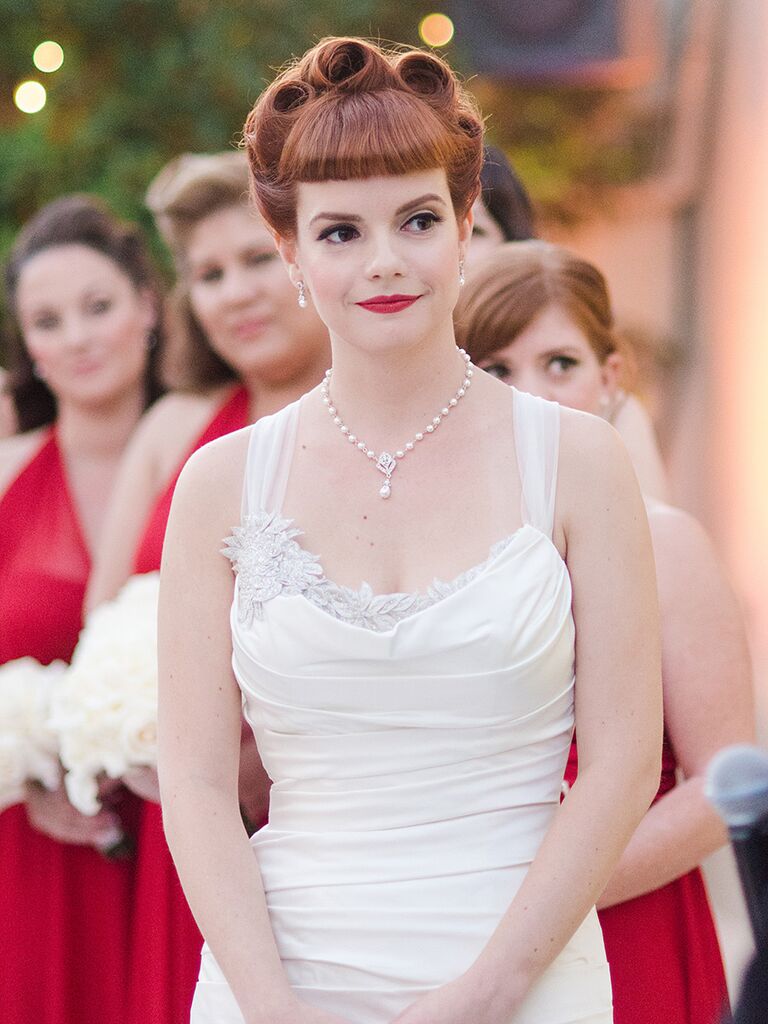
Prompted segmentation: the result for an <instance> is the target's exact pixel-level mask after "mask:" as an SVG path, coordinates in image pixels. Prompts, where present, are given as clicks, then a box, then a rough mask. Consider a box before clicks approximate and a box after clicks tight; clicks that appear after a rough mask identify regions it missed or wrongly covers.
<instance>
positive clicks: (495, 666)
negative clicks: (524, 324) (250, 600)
mask: <svg viewBox="0 0 768 1024" xmlns="http://www.w3.org/2000/svg"><path fill="white" fill-rule="evenodd" d="M514 410H515V444H516V448H517V452H518V459H519V462H520V477H521V480H522V486H523V506H524V512H523V519H524V522H523V525H522V526H521V527H520V528H519V530H517V531H516V533H515V534H514V535H513V537H512V539H511V542H510V543H509V544H508V545H507V546H505V547H504V549H503V550H502V552H501V553H500V554H499V556H498V557H496V558H492V559H490V560H489V562H488V563H487V564H486V565H485V566H484V568H483V571H482V572H481V573H480V575H478V576H475V577H474V578H473V579H472V581H471V582H470V583H468V584H467V585H466V586H465V587H463V588H461V589H458V590H456V591H454V592H453V593H451V594H449V595H448V596H446V597H444V598H443V599H441V600H439V601H437V602H436V603H434V604H432V605H430V606H428V607H426V608H422V609H421V610H420V611H418V612H416V613H414V614H412V615H410V616H409V617H407V618H404V619H402V620H401V621H399V622H398V623H397V624H396V625H395V626H394V627H393V628H391V629H387V630H384V631H376V632H375V631H373V630H369V629H366V628H361V627H358V626H354V625H349V624H347V623H345V622H343V621H341V620H339V619H336V618H333V617H331V616H330V615H329V614H328V613H327V612H325V611H324V610H322V609H321V608H319V607H317V606H316V605H314V604H312V603H311V602H310V601H308V600H306V599H305V598H304V597H303V596H302V595H301V594H300V593H299V594H296V593H294V594H292V595H290V596H289V595H288V594H280V595H279V596H276V597H274V598H272V599H271V600H267V601H265V602H264V606H263V615H262V617H259V616H255V617H249V616H248V615H247V614H246V615H243V614H242V613H243V612H244V611H245V612H247V611H248V609H244V608H243V607H241V604H240V597H241V595H240V580H239V578H238V581H237V584H236V588H235V599H234V603H233V608H232V616H231V627H232V640H233V666H234V670H235V674H236V677H237V680H238V683H239V685H240V687H241V690H242V694H243V703H244V708H245V714H246V718H247V719H248V721H249V722H250V724H251V726H252V728H253V731H254V734H255V736H256V740H257V743H258V746H259V750H260V752H261V755H262V759H263V762H264V765H265V768H266V770H267V772H268V773H269V775H270V777H271V778H272V779H273V787H272V794H271V802H270V813H269V823H268V825H267V826H266V827H265V828H264V829H262V830H261V831H260V832H259V833H257V834H256V835H255V836H254V837H253V838H252V840H251V842H252V846H253V850H254V856H255V857H256V859H257V861H258V865H259V868H260V870H261V874H262V877H263V880H264V885H265V891H266V896H267V903H268V907H269V914H270V920H271V924H272V929H273V932H274V936H275V940H276V943H277V946H278V950H279V952H280V955H281V958H282V962H283V966H284V969H285V971H286V974H287V976H288V979H289V981H290V984H291V985H292V987H293V989H294V991H295V992H296V993H297V995H298V996H299V997H300V998H301V999H302V1000H304V1001H306V1002H307V1003H309V1004H312V1005H314V1006H316V1007H319V1008H322V1009H324V1010H326V1011H328V1012H333V1013H336V1014H339V1015H340V1016H342V1017H343V1018H344V1019H346V1020H349V1021H351V1022H354V1024H385V1022H390V1021H391V1020H392V1019H393V1018H394V1017H395V1016H396V1015H397V1014H398V1013H399V1012H401V1011H402V1010H403V1009H404V1008H405V1007H406V1006H407V1005H408V1004H409V1003H411V1002H412V1001H413V1000H414V999H416V998H417V997H418V996H419V995H420V994H422V993H424V992H426V991H428V990H430V989H432V988H435V987H437V986H439V985H441V984H444V983H446V982H448V981H450V980H452V979H454V978H457V977H458V976H459V975H461V974H462V973H463V971H465V970H466V969H467V968H468V967H469V966H470V964H471V963H472V962H473V961H474V959H475V958H476V957H477V955H478V953H479V952H480V951H481V949H482V947H483V945H484V944H485V942H486V941H487V940H488V938H489V937H490V935H491V933H492V932H493V931H494V929H495V927H496V925H497V924H498V922H499V920H500V918H501V917H502V915H503V914H504V912H505V911H506V909H507V907H508V905H509V903H510V902H511V900H512V899H513V897H514V895H515V893H516V892H517V890H518V888H519V886H520V884H521V882H522V881H523V879H524V877H525V875H526V872H527V870H528V867H529V866H530V863H531V861H532V859H533V857H534V856H535V854H536V851H537V849H538V847H539V845H540V843H541V841H542V838H543V836H544V834H545V833H546V831H547V828H548V826H549V824H550V822H551V821H552V818H553V816H554V815H555V813H556V812H557V808H558V804H559V793H560V786H561V780H562V777H563V771H564V768H565V763H566V759H567V755H568V750H569V747H570V741H571V735H572V730H573V721H574V703H573V701H574V624H573V618H572V615H571V586H570V579H569V576H568V572H567V570H566V567H565V564H564V562H563V560H562V559H561V557H560V555H559V553H558V552H557V549H556V548H555V546H554V545H553V543H552V540H551V531H552V510H553V505H554V489H555V483H556V453H557V448H558V431H559V410H558V408H557V407H556V406H554V405H552V404H551V403H548V402H543V401H542V400H540V399H535V398H532V397H531V396H525V395H522V394H521V393H519V392H514ZM297 416H298V404H296V405H294V406H290V407H288V409H287V410H284V411H283V412H282V413H279V414H278V415H277V416H275V417H270V418H268V419H266V420H262V421H260V422H259V423H258V424H257V425H256V426H255V427H254V428H252V435H251V443H250V450H249V455H248V463H247V475H246V482H245V488H244V496H245V497H244V512H245V513H246V514H247V513H249V512H253V511H256V510H258V509H261V508H268V509H270V510H272V509H274V510H279V508H280V503H281V501H282V492H283V490H284V486H285V480H286V478H287V472H288V465H289V463H290V455H291V452H292V450H293V444H294V438H295V426H296V420H297ZM542 453H544V455H545V456H546V457H544V458H542V457H541V455H542ZM296 525H298V526H300V524H296ZM612 1019H613V1018H612V1013H611V994H610V979H609V974H608V967H607V964H606V960H605V953H604V949H603V944H602V938H601V934H600V928H599V924H598V920H597V915H596V913H595V912H594V911H592V912H591V913H590V914H589V915H588V916H587V918H586V920H585V921H584V922H583V924H582V925H581V927H580V928H579V929H578V931H577V932H576V934H575V935H574V936H573V938H572V939H571V941H570V942H569V943H568V945H567V947H566V948H565V950H564V951H563V952H562V953H561V954H560V955H559V956H558V957H557V958H556V960H555V961H554V963H553V964H552V966H551V967H550V968H549V969H548V970H547V971H546V973H545V974H544V975H543V977H542V978H541V979H540V981H539V982H538V983H537V984H536V985H535V987H534V988H533V990H532V991H531V993H530V995H529V997H528V998H527V999H526V1001H525V1005H524V1006H523V1007H522V1008H521V1009H520V1010H519V1012H518V1013H516V1014H515V1016H514V1019H513V1020H512V1021H510V1022H509V1024H575V1022H577V1021H578V1022H581V1024H609V1022H610V1021H612ZM191 1020H192V1022H193V1024H214V1022H215V1024H242V1021H243V1017H242V1015H241V1013H240V1011H239V1010H238V1008H237V1006H236V1003H235V1001H234V998H233V997H232V994H231V992H230V990H229V988H228V986H227V983H226V980H225V978H224V976H223V974H222V972H221V970H220V968H219V966H218V965H217V963H216V961H215V959H214V957H213V955H212V953H211V951H210V950H209V949H208V948H207V947H204V950H203V955H202V963H201V973H200V980H199V983H198V986H197V989H196V994H195V1001H194V1004H193V1010H192V1017H191Z"/></svg>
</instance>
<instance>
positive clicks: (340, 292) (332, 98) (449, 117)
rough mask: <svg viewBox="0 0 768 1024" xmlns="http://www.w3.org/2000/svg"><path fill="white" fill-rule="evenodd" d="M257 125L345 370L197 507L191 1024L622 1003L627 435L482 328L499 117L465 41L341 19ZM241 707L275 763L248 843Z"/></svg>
mask: <svg viewBox="0 0 768 1024" xmlns="http://www.w3.org/2000/svg"><path fill="white" fill-rule="evenodd" d="M245 137H246V146H247V151H248V156H249V159H250V165H251V170H252V189H253V194H254V196H255V199H256V202H257V204H258V206H259V209H260V211H261V213H262V214H263V216H264V218H265V220H266V221H267V223H268V224H269V225H270V226H271V228H272V230H273V232H274V235H275V239H276V242H277V245H278V248H279V251H280V254H281V256H282V258H283V260H284V261H285V263H286V266H287V268H288V273H289V275H290V277H291V280H292V282H293V283H294V285H295V286H296V289H297V300H298V302H299V305H300V306H304V305H305V304H306V303H307V302H309V301H312V302H313V303H314V305H315V306H316V308H317V310H318V312H319V314H320V316H321V317H322V319H323V321H324V322H325V324H326V326H327V327H328V330H329V333H330V337H331V343H332V352H333V364H332V369H331V370H329V372H328V374H327V375H326V377H325V380H324V382H323V384H322V385H321V386H320V387H318V388H316V389H315V390H313V391H310V392H309V393H308V394H307V395H305V396H304V397H303V398H302V399H300V400H299V401H298V402H295V403H294V404H293V405H290V406H288V407H287V408H286V409H284V410H282V411H281V412H278V413H276V414H275V415H274V416H270V417H266V418H264V419H262V420H260V421H259V422H258V423H256V424H255V425H254V426H252V427H249V428H247V429H245V430H243V431H240V432H238V433H235V434H232V435H230V436H228V437H225V438H222V439H220V440H218V441H214V442H213V443H212V444H210V445H208V446H206V447H205V448H203V449H201V450H200V451H199V452H198V453H197V454H196V455H194V456H193V457H192V458H191V459H190V461H189V462H188V464H187V466H186V468H185V470H184V472H183V473H182V476H181V479H180V481H179V485H178V488H177V490H176V494H175V497H174V503H173V508H172V512H171V519H170V524H169V530H168V534H167V537H166V544H165V550H164V555H163V575H162V587H161V602H160V690H161V692H160V750H159V752H160V782H161V791H162V798H163V806H164V815H165V827H166V832H167V835H168V840H169V843H170V846H171V850H172V853H173V856H174V858H175V861H176V864H177V867H178V871H179V875H180V877H181V880H182V883H183V885H184V889H185V892H186V895H187V898H188V900H189V903H190V906H191V908H192V911H193V913H194V914H195V917H196V919H197V921H198V923H199V925H200V928H201V930H202V932H203V934H204V936H205V939H206V944H205V946H204V947H203V953H202V962H201V969H200V980H199V982H198V986H197V990H196V995H195V1001H194V1004H193V1008H192V1021H193V1022H194V1024H214V1022H215V1024H243V1022H245V1024H289V1022H290V1024H344V1022H346V1024H390V1022H395V1021H396V1022H397V1024H437V1022H439V1024H468V1022H472V1024H571V1022H574V1024H575V1022H577V1021H578V1022H580V1024H608V1022H610V1021H611V1020H612V1011H611V993H610V981H609V974H608V968H607V965H606V962H605V954H604V950H603V945H602V937H601V934H600V929H599V925H598V922H597V917H596V914H595V910H594V903H595V900H596V898H597V897H598V896H599V895H600V893H601V892H602V891H603V889H604V887H605V884H606V882H607V880H608V878H609V877H610V875H611V872H612V870H613V868H614V866H615V864H616V863H617V861H618V859H619V856H620V854H621V852H622V850H623V848H624V846H625V845H626V843H627V841H628V839H629V837H630V835H631V834H632V832H633V831H634V829H635V828H636V826H637V824H638V822H639V821H640V819H641V817H642V816H643V814H644V812H645V810H646V809H647V807H648V804H649V803H650V800H651V798H652V797H653V794H654V792H655V789H656V784H657V782H658V777H659V764H660V761H659V755H660V741H661V701H660V680H659V675H660V671H659V639H658V624H657V607H656V594H655V582H654V573H653V559H652V554H651V547H650V541H649V536H648V526H647V521H646V517H645V512H644V508H643V502H642V498H641V496H640V494H639V491H638V487H637V484H636V481H635V478H634V476H633V473H632V470H631V468H630V465H629V462H628V458H627V456H626V453H625V451H624V449H623V448H622V446H621V443H620V442H619V441H618V439H617V436H616V434H615V433H614V431H613V429H612V428H611V427H609V426H608V425H607V424H605V423H603V422H602V421H600V420H598V419H597V418H594V417H591V416H588V415H585V414H580V413H576V412H573V411H570V410H567V409H560V408H559V407H558V406H556V405H554V404H552V403H549V402H545V401H543V400H541V399H536V398H533V397H531V396H527V395H524V394H523V393H521V392H517V391H515V390H514V389H513V390H510V389H509V388H507V387H506V386H505V385H503V384H501V383H500V382H499V381H497V380H494V379H493V378H491V377H490V376H488V375H486V374H485V373H483V372H482V371H480V370H476V369H474V368H473V367H472V365H471V363H470V362H469V360H468V357H467V356H466V355H465V354H464V353H463V352H461V351H460V350H458V349H457V348H456V344H455V340H454V333H453V325H452V311H453V307H454V305H455V303H456V300H457V297H458V293H459V288H460V286H461V283H462V281H463V266H464V258H465V254H466V251H467V246H468V241H469V237H470V234H471V229H472V217H471V207H472V203H473V200H474V199H475V197H476V195H477V189H478V176H479V170H480V164H481V160H482V127H481V122H480V120H479V117H478V115H477V113H476V111H475V109H474V108H473V106H472V105H471V103H470V101H469V99H468V98H467V96H466V95H465V94H464V92H463V91H462V89H461V87H460V86H459V84H458V83H457V81H456V79H455V78H454V76H453V74H452V73H451V72H450V70H449V69H448V68H447V67H446V66H445V65H444V64H443V63H442V62H441V61H440V60H438V59H437V58H436V57H434V56H433V55H431V54H425V53H421V52H418V51H398V52H385V51H383V50H381V49H380V48H379V47H377V46H374V45H372V44H368V43H365V42H362V41H359V40H349V39H330V40H325V41H324V42H322V43H320V44H318V45H317V46H316V47H314V48H313V49H312V50H310V51H309V52H308V53H307V54H305V56H304V57H303V58H301V59H300V60H299V61H298V62H296V63H295V64H294V65H293V66H291V67H290V68H289V69H287V70H286V71H284V72H283V73H282V74H281V75H280V76H279V77H278V78H277V79H276V80H275V81H274V82H273V83H272V85H271V86H270V87H269V88H268V89H267V90H266V91H265V93H264V94H263V95H262V96H261V98H260V99H259V101H258V102H257V103H256V106H255V108H254V110H253V111H252V113H251V115H250V117H249V120H248V122H247V124H246V132H245ZM223 538H226V540H224V541H223ZM222 543H224V553H225V554H226V556H227V557H228V558H229V560H230V562H231V566H230V564H228V562H227V560H226V558H224V557H222V554H221V553H220V551H221V548H222ZM231 569H234V572H235V579H234V591H233V579H232V572H231ZM230 609H231V614H230ZM241 702H242V707H243V708H244V710H245V714H246V717H247V719H248V721H249V722H250V724H251V726H252V728H253V730H254V733H255V736H256V739H257V742H258V746H259V750H260V754H261V757H262V760H263V762H264V766H265V768H266V770H267V772H268V774H269V775H270V777H271V778H272V780H273V783H274V784H273V788H272V793H271V802H270V815H269V824H268V825H267V826H266V827H265V828H264V829H262V830H261V832H259V833H257V834H256V835H255V836H254V837H253V838H252V839H251V840H250V842H249V840H248V837H247V835H246V833H245V831H244V829H243V826H242V823H241V820H240V816H239V813H238V803H237V768H238V750H239V740H240V713H241ZM574 722H576V723H577V726H578V734H579V749H580V772H579V777H578V781H577V782H576V783H575V785H574V786H573V788H572V790H571V792H570V795H569V798H568V800H567V801H565V803H564V804H563V805H562V806H560V805H559V793H560V783H561V780H562V777H563V770H564V767H565V763H566V758H567V755H568V748H569V745H570V739H571V733H572V731H573V727H574Z"/></svg>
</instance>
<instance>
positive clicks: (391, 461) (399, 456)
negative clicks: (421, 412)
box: [320, 348, 475, 498]
mask: <svg viewBox="0 0 768 1024" xmlns="http://www.w3.org/2000/svg"><path fill="white" fill-rule="evenodd" d="M457 351H458V353H459V355H460V356H461V358H462V359H463V360H464V363H465V366H464V379H463V380H462V382H461V386H460V387H459V388H458V390H457V391H456V394H455V395H454V396H453V398H451V399H450V401H449V402H448V404H447V405H444V406H443V408H442V409H441V410H440V412H439V413H438V415H437V416H433V418H432V422H431V423H428V424H427V426H426V427H425V428H424V430H423V431H419V433H418V434H414V436H413V437H412V438H411V440H410V441H407V442H406V443H405V444H404V445H403V446H402V448H397V449H396V450H395V453H394V455H393V454H392V453H391V452H388V451H382V452H381V453H380V454H379V455H377V454H376V452H375V451H374V450H373V449H372V448H369V447H368V445H367V444H366V443H365V441H363V440H361V439H360V438H359V437H357V435H356V434H353V433H352V431H351V430H350V429H349V427H348V426H347V425H346V423H345V422H344V420H343V419H342V418H341V416H340V415H339V410H338V409H337V408H336V406H335V405H334V403H333V400H332V399H331V394H330V385H331V377H332V376H333V370H326V373H325V377H324V379H323V383H322V384H321V385H320V394H321V395H322V398H323V403H324V404H325V407H326V408H327V410H328V414H329V416H330V417H331V419H332V420H333V422H334V424H335V425H336V426H337V427H338V428H339V430H340V431H341V433H342V435H343V436H344V437H346V439H347V441H348V442H349V443H350V444H353V445H355V447H356V448H357V449H358V450H359V451H361V452H362V453H363V455H365V457H366V458H367V459H368V460H369V461H370V462H373V463H374V464H375V466H376V469H377V470H378V471H379V472H380V473H383V474H384V477H385V480H384V483H383V484H382V486H381V489H380V490H379V494H380V496H381V497H382V498H388V497H389V496H390V494H391V493H392V474H393V473H394V471H395V470H396V469H397V464H398V462H401V461H402V460H403V459H404V458H405V457H406V455H408V453H409V452H412V451H413V449H414V448H415V447H416V445H417V444H418V443H419V442H420V441H423V440H424V439H425V438H426V437H427V436H428V435H429V434H434V432H435V431H436V430H437V428H438V427H439V426H440V424H441V423H442V422H443V419H444V418H445V417H446V416H447V415H448V414H449V413H450V412H451V410H452V409H455V408H456V406H457V405H458V404H459V402H460V401H461V400H462V398H463V397H464V396H465V395H466V393H467V391H469V388H470V387H471V385H472V375H473V374H474V372H475V371H474V369H473V366H472V360H471V359H470V357H469V356H468V355H467V353H466V352H465V351H464V349H463V348H460V349H458V350H457Z"/></svg>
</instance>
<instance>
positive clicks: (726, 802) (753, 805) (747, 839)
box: [705, 744, 768, 949]
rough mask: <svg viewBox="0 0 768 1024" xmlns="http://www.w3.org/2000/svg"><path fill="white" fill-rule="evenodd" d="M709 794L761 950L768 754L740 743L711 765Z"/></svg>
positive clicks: (767, 937) (766, 903) (767, 882)
mask: <svg viewBox="0 0 768 1024" xmlns="http://www.w3.org/2000/svg"><path fill="white" fill-rule="evenodd" d="M705 793H706V795H707V797H708V799H709V800H710V801H711V803H713V804H714V806H715V808H716V810H717V811H718V813H719V814H720V817H721V818H722V819H723V821H724V822H725V824H726V825H727V826H728V832H729V834H730V837H731V845H732V846H733V852H734V854H735V855H736V866H737V867H738V870H739V878H740V879H741V887H742V889H743V890H744V898H745V900H746V903H747V910H748V911H749V919H750V921H751V922H752V931H753V932H754V935H755V944H756V945H757V948H758V949H760V948H765V946H767V945H768V753H766V752H765V751H764V750H761V749H760V748H759V747H752V746H747V745H746V744H737V745H735V746H732V747H726V748H725V749H724V750H721V751H720V752H719V753H718V754H716V755H715V757H713V758H712V760H711V761H710V763H709V766H708V768H707V781H706V786H705Z"/></svg>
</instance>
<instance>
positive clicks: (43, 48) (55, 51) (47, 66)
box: [32, 39, 64, 74]
mask: <svg viewBox="0 0 768 1024" xmlns="http://www.w3.org/2000/svg"><path fill="white" fill-rule="evenodd" d="M32 61H33V63H34V65H35V67H36V68H37V70H38V71H45V72H47V73H49V74H50V72H52V71H58V70H59V68H60V67H61V65H62V64H63V63H64V51H63V50H62V48H61V47H60V46H59V44H58V43H54V42H53V40H52V39H47V40H46V41H45V42H44V43H40V45H39V46H36V47H35V52H34V53H33V54H32Z"/></svg>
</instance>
